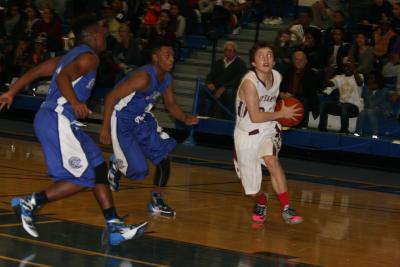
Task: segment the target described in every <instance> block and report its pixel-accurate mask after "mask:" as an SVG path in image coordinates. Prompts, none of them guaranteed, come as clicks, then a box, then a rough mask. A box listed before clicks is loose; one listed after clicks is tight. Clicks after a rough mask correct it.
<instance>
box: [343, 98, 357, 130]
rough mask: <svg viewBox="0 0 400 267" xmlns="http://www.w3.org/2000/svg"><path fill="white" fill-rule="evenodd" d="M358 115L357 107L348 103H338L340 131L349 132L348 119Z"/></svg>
mask: <svg viewBox="0 0 400 267" xmlns="http://www.w3.org/2000/svg"><path fill="white" fill-rule="evenodd" d="M357 115H358V107H357V106H356V105H353V104H349V103H341V104H340V132H341V133H348V132H349V119H350V118H353V117H356V116H357Z"/></svg>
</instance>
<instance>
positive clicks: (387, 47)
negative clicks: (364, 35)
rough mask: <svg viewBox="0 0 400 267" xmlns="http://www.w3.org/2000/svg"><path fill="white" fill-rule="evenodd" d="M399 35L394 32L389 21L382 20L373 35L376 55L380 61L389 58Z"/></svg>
mask: <svg viewBox="0 0 400 267" xmlns="http://www.w3.org/2000/svg"><path fill="white" fill-rule="evenodd" d="M396 38H397V34H396V33H395V32H394V31H393V29H392V26H391V23H390V21H389V20H388V19H385V20H382V21H380V23H379V27H378V28H377V29H376V30H375V32H374V35H373V41H374V55H375V58H376V59H377V60H378V61H380V62H381V61H382V60H383V59H385V58H387V56H388V54H389V52H390V51H391V50H392V48H393V45H394V43H395V41H396Z"/></svg>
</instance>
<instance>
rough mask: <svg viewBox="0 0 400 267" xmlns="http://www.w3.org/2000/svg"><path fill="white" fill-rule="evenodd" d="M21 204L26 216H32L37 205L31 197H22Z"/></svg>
mask: <svg viewBox="0 0 400 267" xmlns="http://www.w3.org/2000/svg"><path fill="white" fill-rule="evenodd" d="M21 205H22V207H23V211H22V212H23V214H24V215H26V216H32V214H33V212H34V210H35V208H36V205H34V204H33V203H32V202H31V200H30V199H29V200H26V199H22V201H21Z"/></svg>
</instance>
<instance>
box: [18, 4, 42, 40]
mask: <svg viewBox="0 0 400 267" xmlns="http://www.w3.org/2000/svg"><path fill="white" fill-rule="evenodd" d="M25 15H26V17H25V19H23V21H22V25H21V28H22V31H23V34H24V35H25V36H27V37H28V38H29V39H34V29H35V25H36V24H37V23H38V22H39V20H40V19H39V11H38V10H37V9H36V8H35V7H33V6H28V7H26V8H25Z"/></svg>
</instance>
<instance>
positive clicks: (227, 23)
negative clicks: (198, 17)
mask: <svg viewBox="0 0 400 267" xmlns="http://www.w3.org/2000/svg"><path fill="white" fill-rule="evenodd" d="M231 6H232V2H231V1H230V0H222V3H221V4H220V3H218V2H217V3H216V5H215V7H214V11H213V14H212V16H211V20H210V22H209V25H208V28H207V29H206V32H207V33H209V32H216V33H217V35H218V36H223V35H224V34H227V33H230V32H231V31H232V30H233V28H234V27H235V25H234V24H233V23H232V21H233V16H232V12H231Z"/></svg>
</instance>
